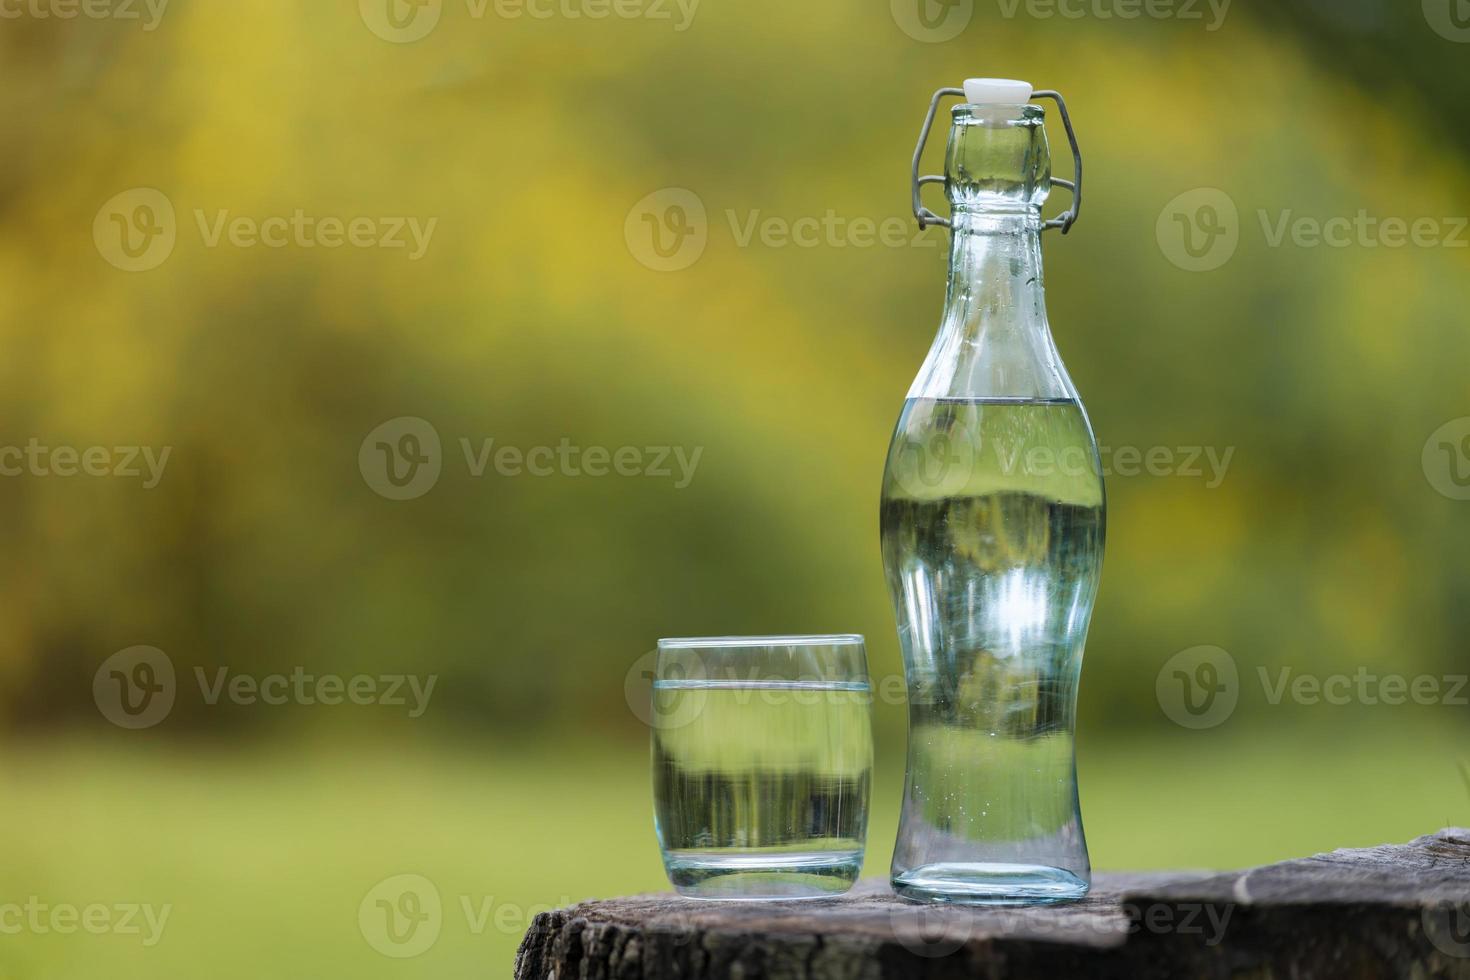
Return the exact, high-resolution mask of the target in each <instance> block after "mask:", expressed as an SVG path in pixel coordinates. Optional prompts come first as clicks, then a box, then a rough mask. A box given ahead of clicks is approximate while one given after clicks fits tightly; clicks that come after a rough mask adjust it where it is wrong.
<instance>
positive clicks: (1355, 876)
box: [515, 829, 1470, 980]
mask: <svg viewBox="0 0 1470 980" xmlns="http://www.w3.org/2000/svg"><path fill="white" fill-rule="evenodd" d="M515 975H516V977H517V980H550V978H556V980H603V978H606V980H673V978H686V980H700V978H719V980H723V978H742V980H750V978H756V977H772V978H789V980H805V978H811V980H817V978H822V980H846V978H857V980H886V978H899V977H902V978H931V977H933V978H950V977H984V978H994V980H1000V978H1018V980H1020V978H1031V977H1036V978H1046V980H1066V978H1071V977H1127V978H1130V980H1146V978H1154V977H1158V978H1171V980H1172V978H1181V977H1208V978H1214V977H1222V978H1223V977H1250V978H1259V980H1267V978H1281V980H1308V978H1315V977H1323V978H1333V980H1339V978H1342V980H1347V978H1358V977H1362V978H1370V977H1372V978H1378V977H1386V978H1405V980H1431V978H1453V980H1470V830H1465V829H1449V830H1442V831H1440V832H1439V833H1437V834H1433V835H1430V836H1427V837H1420V838H1418V839H1417V840H1415V841H1413V842H1411V843H1409V844H1389V845H1383V846H1381V847H1370V848H1362V849H1352V850H1339V851H1333V852H1331V853H1329V854H1319V855H1317V856H1315V857H1309V858H1302V859H1299V860H1294V861H1285V862H1282V863H1280V864H1272V865H1267V866H1264V867H1260V868H1253V869H1250V870H1248V871H1230V872H1156V873H1147V874H1106V873H1100V874H1097V875H1096V876H1095V877H1094V881H1093V890H1092V893H1091V894H1090V895H1089V896H1088V898H1087V899H1086V900H1085V901H1082V902H1077V903H1073V904H1070V905H1061V906H1050V907H1031V908H961V907H951V906H931V905H915V904H912V903H909V902H904V901H901V900H900V899H898V898H897V897H896V896H894V894H893V893H892V891H890V890H889V888H888V883H887V882H886V881H885V880H882V879H868V880H865V881H862V882H860V883H859V884H858V886H857V887H856V888H854V889H853V890H852V891H851V892H850V893H848V894H847V895H844V896H842V897H839V898H832V899H818V900H808V901H800V902H707V901H697V900H691V899H683V898H678V897H676V896H674V895H640V896H636V897H632V898H615V899H610V900H607V901H597V902H584V903H582V904H581V905H576V906H573V907H571V908H566V909H558V910H556V911H554V912H548V913H544V914H542V915H539V916H537V917H536V918H535V920H534V921H533V922H532V923H531V928H530V930H529V931H528V932H527V934H526V937H525V939H524V940H523V941H522V943H521V949H520V953H519V954H518V955H517V958H516V973H515Z"/></svg>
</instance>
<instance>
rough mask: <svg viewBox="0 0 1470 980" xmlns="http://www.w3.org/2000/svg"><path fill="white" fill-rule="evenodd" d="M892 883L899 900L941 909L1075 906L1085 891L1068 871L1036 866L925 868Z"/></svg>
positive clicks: (1084, 884) (897, 877)
mask: <svg viewBox="0 0 1470 980" xmlns="http://www.w3.org/2000/svg"><path fill="white" fill-rule="evenodd" d="M892 882H893V891H894V892H895V893H896V894H897V895H898V896H899V897H900V898H906V899H908V900H910V901H914V902H930V903H934V904H944V905H1053V904H1056V903H1057V902H1075V901H1078V900H1079V899H1081V898H1083V897H1085V896H1086V895H1087V891H1088V889H1089V888H1090V887H1091V884H1090V883H1089V882H1087V881H1086V880H1084V879H1082V878H1079V877H1077V876H1076V875H1075V874H1073V873H1072V872H1070V871H1066V870H1063V869H1062V868H1052V867H1047V866H1045V865H1038V864H963V863H944V864H926V865H923V866H922V867H918V868H914V869H913V870H912V871H905V872H904V873H903V874H901V875H895V876H894V877H893V879H892Z"/></svg>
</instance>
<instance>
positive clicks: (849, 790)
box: [653, 637, 873, 898]
mask: <svg viewBox="0 0 1470 980" xmlns="http://www.w3.org/2000/svg"><path fill="white" fill-rule="evenodd" d="M664 642H665V643H667V644H680V643H682V644H685V645H684V646H682V647H669V648H665V647H664V645H663V644H661V647H660V670H659V674H658V677H657V678H656V680H655V682H654V690H653V697H654V722H653V786H654V807H655V821H656V827H657V831H658V835H659V843H660V846H661V847H662V849H663V855H664V864H665V867H666V869H667V870H668V874H669V880H670V881H671V882H672V883H673V885H674V887H675V888H676V889H677V890H678V891H679V892H680V893H681V894H684V895H689V896H693V897H700V898H802V897H820V896H830V895H834V894H839V893H841V892H843V891H846V890H847V889H848V888H849V887H851V885H852V883H853V881H855V880H856V878H857V875H858V871H859V869H860V868H861V866H862V861H863V847H864V837H865V833H866V829H867V813H868V793H869V784H870V781H871V774H872V764H873V746H872V733H871V722H870V702H871V700H872V698H871V693H870V689H869V684H868V679H867V674H866V669H865V667H864V665H863V653H862V644H861V639H860V638H835V637H811V638H797V637H785V638H779V639H775V640H760V639H752V640H727V641H664ZM721 642H724V643H725V644H727V645H725V646H718V645H713V644H719V643H721ZM691 644H703V646H695V645H691ZM854 664H855V665H856V667H854Z"/></svg>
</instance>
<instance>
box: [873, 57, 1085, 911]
mask: <svg viewBox="0 0 1470 980" xmlns="http://www.w3.org/2000/svg"><path fill="white" fill-rule="evenodd" d="M946 95H960V96H963V98H964V102H963V104H960V105H957V106H955V107H954V110H953V113H952V115H953V122H952V127H951V129H950V134H949V145H948V150H947V152H946V156H945V175H944V177H943V178H942V180H943V183H944V187H945V192H946V196H947V198H948V200H949V203H950V207H951V211H952V215H951V218H950V220H949V221H948V222H945V221H944V220H943V219H941V218H939V217H938V216H937V215H935V214H934V213H933V212H931V211H928V210H927V209H925V208H924V207H923V206H922V204H921V203H920V202H919V199H918V190H919V187H920V186H921V184H923V183H928V182H934V183H938V182H939V181H940V180H941V178H939V177H926V178H920V177H919V176H918V158H919V154H920V152H922V149H923V142H924V137H923V136H922V135H921V137H920V144H919V150H918V151H916V153H915V157H914V161H915V163H914V166H915V170H914V204H915V213H916V214H917V215H918V217H919V220H920V221H921V222H922V223H925V224H949V225H950V231H951V239H952V240H951V247H950V258H949V285H948V294H947V296H946V298H945V305H944V314H943V317H942V319H941V321H940V326H939V333H938V336H937V337H936V338H935V340H934V345H933V347H932V348H931V349H930V351H929V355H928V358H927V359H926V360H925V361H924V364H923V367H922V368H921V369H920V371H919V375H918V377H917V379H915V381H914V384H913V387H912V388H911V389H910V390H909V394H908V399H907V401H906V403H905V404H904V408H903V413H902V415H901V416H900V418H899V421H898V427H897V431H896V432H895V433H894V437H893V443H892V446H891V448H890V450H889V455H888V465H887V469H886V472H885V474H884V481H883V499H882V538H883V561H884V565H885V568H886V571H887V576H888V585H889V589H890V591H891V593H892V596H893V605H894V610H895V613H896V617H897V620H898V634H899V640H900V643H901V645H902V648H903V656H904V668H905V673H906V676H907V682H908V698H909V745H908V770H907V777H906V780H905V787H904V799H903V810H902V816H901V823H900V827H899V833H898V843H897V846H896V847H895V850H894V854H893V874H892V880H893V887H894V890H895V891H896V892H897V893H898V894H899V895H901V896H903V897H905V898H910V899H916V900H920V901H930V902H952V903H960V904H1021V903H1033V902H1038V903H1039V902H1058V901H1067V900H1070V899H1077V898H1081V897H1082V896H1083V895H1085V894H1086V892H1087V889H1088V886H1089V883H1090V880H1091V872H1090V865H1089V862H1088V857H1087V844H1086V841H1085V839H1084V838H1083V833H1082V816H1081V812H1080V809H1079V805H1078V798H1077V775H1076V765H1075V761H1074V752H1073V744H1074V733H1075V716H1076V701H1077V682H1078V677H1079V675H1080V673H1081V667H1082V647H1083V642H1084V640H1085V639H1086V636H1087V627H1088V622H1089V620H1090V618H1091V614H1092V607H1093V600H1094V598H1095V597H1096V594H1097V586H1098V577H1099V572H1100V570H1101V566H1102V556H1103V526H1104V497H1103V482H1102V477H1101V467H1100V465H1099V460H1098V452H1097V442H1096V440H1095V439H1094V437H1093V433H1092V427H1091V424H1090V423H1089V422H1088V419H1087V414H1086V412H1084V411H1083V408H1082V402H1081V400H1080V399H1079V398H1078V396H1077V391H1076V389H1075V388H1074V387H1073V385H1072V381H1071V379H1070V378H1069V377H1068V376H1067V371H1066V369H1065V368H1064V367H1063V366H1062V359H1061V356H1060V355H1059V354H1058V353H1057V348H1056V344H1055V343H1054V342H1053V340H1052V336H1051V329H1050V327H1049V326H1048V323H1047V316H1046V303H1045V299H1044V296H1043V291H1042V271H1041V233H1042V231H1043V230H1044V229H1046V228H1060V229H1062V230H1063V232H1064V233H1065V232H1066V231H1067V230H1070V228H1071V224H1072V222H1073V221H1075V220H1076V216H1077V211H1078V207H1079V204H1080V201H1081V193H1080V186H1079V185H1080V182H1081V159H1080V157H1078V158H1077V164H1076V167H1077V174H1076V177H1077V179H1076V181H1075V182H1074V181H1061V180H1054V179H1053V178H1052V175H1051V155H1050V152H1049V150H1048V146H1047V139H1046V132H1045V129H1044V127H1043V122H1044V119H1045V112H1044V110H1043V109H1042V108H1041V107H1039V106H1038V105H1035V104H1033V99H1037V98H1051V99H1055V100H1056V102H1057V105H1058V108H1059V109H1060V110H1061V113H1062V116H1063V120H1064V122H1066V124H1067V132H1068V135H1069V137H1071V142H1072V147H1073V150H1074V153H1075V151H1076V139H1075V136H1074V135H1073V133H1072V128H1071V121H1070V119H1069V118H1067V114H1066V107H1065V104H1064V103H1063V102H1062V101H1061V99H1060V97H1059V96H1057V95H1056V93H1054V92H1036V93H1033V92H1032V89H1031V86H1030V85H1027V84H1025V83H1023V82H1009V81H1000V80H994V79H972V80H971V81H969V82H966V85H965V88H964V89H963V90H958V89H942V90H941V91H940V92H939V93H938V94H936V95H935V98H934V102H932V103H931V105H930V120H931V121H932V118H933V114H934V112H935V109H936V107H937V105H938V103H939V100H940V99H941V98H943V97H944V96H946ZM928 126H929V124H928V123H926V125H925V130H924V132H925V133H926V134H927V131H928ZM1054 184H1061V185H1063V186H1065V187H1067V188H1068V189H1069V190H1071V191H1072V194H1073V205H1072V208H1071V209H1070V210H1069V211H1067V212H1066V213H1065V214H1063V215H1062V216H1061V217H1060V218H1057V219H1053V220H1051V221H1045V220H1043V218H1042V216H1041V209H1042V204H1043V202H1044V201H1045V200H1046V198H1047V195H1048V193H1049V192H1050V190H1051V189H1052V186H1053V185H1054Z"/></svg>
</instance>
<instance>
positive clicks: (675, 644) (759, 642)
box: [658, 633, 867, 650]
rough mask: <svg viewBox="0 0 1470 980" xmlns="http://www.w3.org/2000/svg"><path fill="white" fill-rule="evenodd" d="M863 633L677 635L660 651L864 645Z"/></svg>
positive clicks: (663, 641)
mask: <svg viewBox="0 0 1470 980" xmlns="http://www.w3.org/2000/svg"><path fill="white" fill-rule="evenodd" d="M866 643H867V641H866V640H865V639H864V638H863V635H862V634H861V633H830V634H820V633H812V634H789V635H778V636H675V637H668V638H666V639H661V640H659V641H658V648H659V649H660V650H704V649H713V648H721V647H723V648H728V649H738V648H741V647H836V646H864V645H866Z"/></svg>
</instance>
